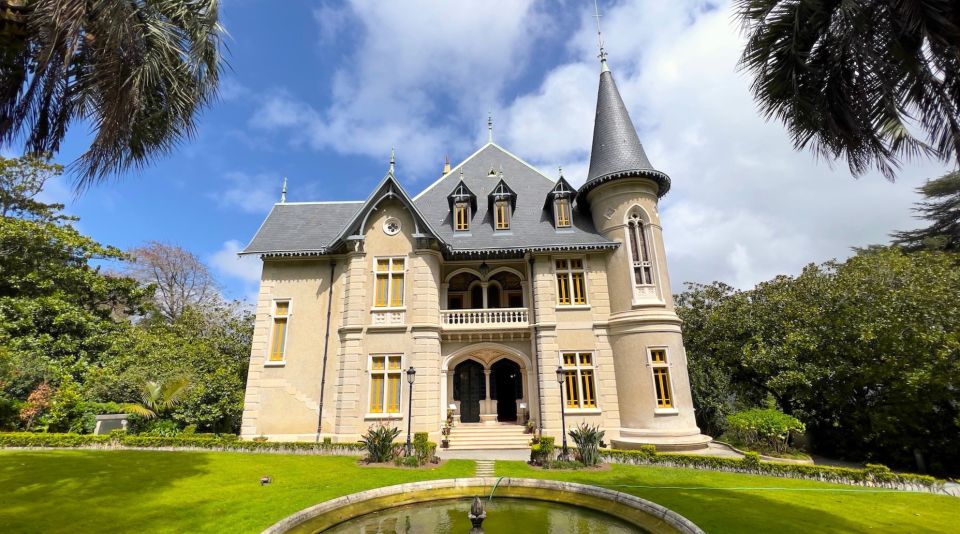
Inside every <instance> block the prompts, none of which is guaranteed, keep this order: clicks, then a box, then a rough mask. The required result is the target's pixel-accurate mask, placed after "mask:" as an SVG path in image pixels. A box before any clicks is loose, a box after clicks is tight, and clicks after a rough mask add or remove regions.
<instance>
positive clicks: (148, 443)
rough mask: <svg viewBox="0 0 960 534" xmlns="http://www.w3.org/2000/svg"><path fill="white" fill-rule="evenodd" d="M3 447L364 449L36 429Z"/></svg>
mask: <svg viewBox="0 0 960 534" xmlns="http://www.w3.org/2000/svg"><path fill="white" fill-rule="evenodd" d="M0 448H67V449H160V450H210V451H242V452H276V453H293V454H326V455H344V456H359V455H360V453H362V452H363V450H364V447H363V445H362V444H360V443H327V442H321V443H313V442H304V441H287V442H283V441H274V442H270V441H240V440H239V439H237V437H236V436H233V435H225V436H219V437H217V436H214V437H197V436H190V435H185V436H174V437H163V436H142V435H125V434H123V433H116V434H109V435H104V434H100V435H94V434H53V433H33V432H9V433H0Z"/></svg>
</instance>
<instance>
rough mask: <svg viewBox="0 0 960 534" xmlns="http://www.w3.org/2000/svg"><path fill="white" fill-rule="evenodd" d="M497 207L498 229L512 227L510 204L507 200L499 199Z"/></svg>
mask: <svg viewBox="0 0 960 534" xmlns="http://www.w3.org/2000/svg"><path fill="white" fill-rule="evenodd" d="M495 207H496V211H495V214H496V228H497V230H509V229H510V204H509V203H508V202H507V201H506V200H498V201H497V202H496V204H495Z"/></svg>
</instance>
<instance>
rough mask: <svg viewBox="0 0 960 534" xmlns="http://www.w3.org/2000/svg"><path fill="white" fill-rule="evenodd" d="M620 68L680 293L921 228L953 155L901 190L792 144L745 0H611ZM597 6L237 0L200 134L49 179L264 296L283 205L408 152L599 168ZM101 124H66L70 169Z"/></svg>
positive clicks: (86, 222)
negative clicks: (753, 56) (925, 207)
mask: <svg viewBox="0 0 960 534" xmlns="http://www.w3.org/2000/svg"><path fill="white" fill-rule="evenodd" d="M600 11H601V13H602V17H601V23H602V27H603V36H604V41H605V45H606V50H607V52H608V54H609V59H608V62H609V65H610V68H611V70H612V71H613V74H614V78H615V79H616V81H617V84H618V86H619V89H620V92H621V95H622V97H623V99H624V101H625V103H626V105H627V107H628V109H629V112H630V115H631V117H632V119H633V122H634V125H635V126H636V127H637V130H638V131H639V134H640V139H641V141H642V142H643V143H644V147H645V148H646V151H647V154H648V156H649V158H650V160H651V162H652V163H653V165H654V166H655V167H656V168H658V169H659V170H662V171H664V172H666V173H667V174H669V175H670V176H671V178H672V180H673V187H672V189H671V190H670V192H669V193H668V194H667V195H666V196H665V197H664V198H663V199H661V202H660V215H661V222H662V224H663V228H664V232H663V234H664V239H665V245H666V250H667V257H668V263H669V268H670V274H671V279H672V281H673V285H674V290H675V291H679V290H681V289H682V288H683V284H684V282H703V283H709V282H711V281H714V280H720V281H724V282H726V283H728V284H731V285H733V286H736V287H739V288H749V287H751V286H752V285H754V284H756V283H757V282H760V281H763V280H766V279H769V278H772V277H773V276H776V275H778V274H796V273H798V272H799V271H800V269H801V268H802V267H803V266H804V265H806V264H808V263H811V262H823V261H826V260H829V259H831V258H841V259H842V258H845V257H848V256H849V255H850V254H851V248H852V247H857V246H866V245H869V244H873V243H883V242H887V241H888V240H889V239H888V235H889V233H890V232H892V231H894V230H898V229H906V228H912V227H915V226H917V225H918V224H919V223H918V222H917V221H916V220H915V219H914V218H913V214H912V213H911V210H910V208H911V206H912V203H913V202H915V201H916V200H918V196H917V194H916V193H915V191H914V189H915V188H916V187H917V186H919V185H920V184H922V183H923V181H924V180H926V179H928V178H932V177H937V176H940V175H942V174H944V173H945V172H947V171H948V170H949V169H947V168H946V167H945V166H944V165H942V164H938V163H936V162H931V161H926V160H919V161H914V162H910V163H907V164H905V165H904V167H903V169H902V171H901V172H900V175H899V177H898V179H897V181H896V182H895V183H891V182H888V181H886V180H884V179H883V178H882V177H881V176H880V175H879V174H877V173H873V174H869V175H866V176H863V177H861V178H859V179H854V178H853V177H852V176H851V175H850V173H849V171H848V170H847V167H846V165H845V163H844V162H830V161H823V160H817V159H816V158H815V157H814V156H813V155H811V154H810V153H809V152H798V151H795V150H794V149H793V147H792V145H791V143H790V140H789V138H788V136H787V134H786V132H785V129H784V127H783V126H782V124H780V123H777V122H766V121H765V120H763V119H762V118H761V117H760V116H759V115H758V113H757V106H756V104H755V103H754V101H753V99H752V97H751V95H750V93H749V89H748V86H749V79H748V77H747V75H746V74H744V73H741V72H739V71H738V70H737V59H738V57H739V54H740V51H741V49H742V46H743V37H742V35H741V34H740V31H739V27H738V25H737V23H736V22H735V21H734V18H733V15H732V11H731V8H730V5H729V2H726V1H707V0H670V1H664V0H646V1H644V0H622V1H609V0H607V1H601V2H600ZM593 13H594V7H593V2H592V1H591V0H577V1H572V0H554V1H537V0H506V1H497V0H464V1H458V2H441V1H425V0H423V1H421V0H416V1H413V0H410V1H391V2H376V1H362V0H357V1H349V2H310V1H305V0H284V1H283V2H277V1H276V0H224V2H223V7H222V22H223V24H224V25H225V26H226V28H227V31H228V32H229V38H228V39H227V45H228V51H227V60H228V62H229V68H228V70H227V71H226V73H225V75H224V80H223V83H222V84H221V91H220V99H219V101H218V102H217V103H216V104H214V105H213V106H212V107H210V108H209V109H207V110H205V111H204V112H203V114H202V115H201V116H200V117H199V119H198V126H199V128H198V132H197V135H196V137H195V139H193V140H191V141H189V142H187V143H184V144H183V145H182V146H181V147H180V148H179V149H178V150H176V151H175V152H174V153H173V154H171V155H169V156H167V157H163V158H161V159H158V160H156V161H155V162H154V163H153V164H152V165H151V166H150V167H149V168H147V169H145V170H143V171H141V172H137V173H131V174H129V175H124V176H121V177H119V178H118V179H116V180H114V181H111V182H109V183H106V184H103V185H99V186H96V187H94V188H93V189H92V190H90V191H88V192H86V193H84V194H83V195H82V196H81V197H75V196H74V195H73V194H72V193H71V188H70V187H71V186H70V182H69V178H68V177H64V178H63V179H61V180H59V181H58V182H56V183H53V184H51V186H50V187H49V189H48V191H46V192H45V198H46V199H48V200H57V201H62V202H65V203H66V204H67V211H68V212H70V213H71V214H74V215H77V216H79V217H80V218H81V220H80V222H79V223H78V227H79V228H80V230H81V231H83V232H84V233H86V234H88V235H91V236H93V237H94V238H95V239H97V240H99V241H101V242H104V243H108V244H112V245H115V246H119V247H121V248H129V247H134V246H137V245H140V244H142V243H144V242H146V241H150V240H156V241H163V242H168V243H173V244H177V245H180V246H182V247H184V248H186V249H188V250H190V251H192V252H194V253H195V254H197V255H198V256H199V257H200V258H202V259H203V260H205V261H206V262H207V263H208V264H209V265H210V266H211V268H212V269H213V271H214V273H215V275H216V276H217V277H218V279H219V280H220V282H221V284H222V286H223V291H224V293H225V294H226V295H227V296H228V297H231V298H241V299H243V298H246V299H252V298H253V296H255V295H256V291H257V287H258V283H259V275H260V260H259V259H257V258H251V257H246V258H243V259H238V258H237V255H236V253H237V251H239V250H240V249H242V248H243V246H244V245H245V244H246V243H247V242H248V241H249V240H250V239H251V238H252V237H253V234H254V233H255V232H256V230H257V228H258V227H259V225H260V223H261V222H262V220H263V218H264V217H265V216H266V214H267V212H268V211H269V210H270V208H271V206H272V205H273V203H274V202H276V201H277V200H278V199H279V195H280V188H281V183H282V179H283V177H287V178H288V183H289V185H288V188H289V192H288V195H287V200H288V201H317V200H358V199H364V198H366V196H367V195H368V194H369V192H370V190H371V189H372V188H373V186H374V185H375V184H376V183H377V182H378V181H379V180H380V179H381V178H382V177H383V175H384V174H385V172H386V170H387V165H388V160H389V154H390V149H391V148H392V147H395V148H396V154H397V176H398V178H399V180H400V181H401V183H402V184H403V186H404V187H405V188H406V189H407V191H408V192H409V193H410V194H411V195H415V194H416V193H418V192H419V191H420V190H422V189H423V188H424V187H426V186H428V185H429V184H430V183H432V182H433V181H434V180H436V178H438V177H439V175H440V171H441V168H442V165H443V161H444V157H445V156H449V157H450V160H451V162H452V163H453V164H454V165H456V163H457V162H459V161H461V160H462V159H464V158H466V157H467V156H469V155H470V154H471V153H473V152H474V151H475V150H476V149H477V148H479V147H480V146H481V145H482V144H483V143H484V142H485V141H486V136H487V117H488V114H490V115H492V117H493V123H494V127H493V131H494V134H493V135H494V141H495V142H496V143H497V144H499V145H501V146H503V147H504V148H506V149H507V150H510V151H511V152H513V153H514V154H516V155H518V156H519V157H521V158H523V159H525V160H526V161H528V162H530V163H531V164H533V165H534V166H536V167H538V168H539V169H541V171H542V172H544V173H545V174H546V175H547V176H556V175H557V168H558V167H559V166H562V168H563V174H564V176H565V177H566V178H567V180H568V181H570V182H571V183H572V184H573V185H575V186H577V185H580V184H582V183H583V181H584V180H585V178H586V171H587V166H588V161H589V155H590V154H589V152H590V145H591V139H592V130H593V124H592V123H593V116H594V110H595V105H596V98H597V85H598V81H599V62H598V60H597V35H596V19H595V18H594V17H593ZM88 136H89V132H87V131H84V129H83V128H82V127H76V128H74V130H73V131H71V132H70V134H69V136H68V139H67V141H66V143H65V144H64V147H63V149H62V151H61V152H60V154H59V155H58V156H57V158H56V159H57V161H58V162H61V163H69V162H70V161H72V160H73V159H74V158H76V156H77V155H78V154H80V153H81V152H82V150H83V149H84V148H85V147H86V144H85V143H86V142H88V140H89V137H88Z"/></svg>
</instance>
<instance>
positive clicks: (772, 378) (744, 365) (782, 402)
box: [678, 248, 960, 474]
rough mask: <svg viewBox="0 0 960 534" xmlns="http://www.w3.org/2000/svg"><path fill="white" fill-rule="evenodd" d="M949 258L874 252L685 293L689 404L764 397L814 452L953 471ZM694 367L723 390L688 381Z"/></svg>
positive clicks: (958, 284) (959, 283) (958, 383)
mask: <svg viewBox="0 0 960 534" xmlns="http://www.w3.org/2000/svg"><path fill="white" fill-rule="evenodd" d="M956 265H957V257H956V255H954V254H950V253H944V252H917V253H911V254H908V253H905V252H903V251H901V250H899V249H896V248H873V249H870V250H868V251H864V252H862V253H860V254H858V255H856V256H854V257H852V258H850V259H849V260H847V261H845V262H827V263H825V264H823V265H810V266H808V267H806V268H805V269H804V270H803V272H802V273H801V274H800V275H798V276H796V277H787V276H781V277H777V278H775V279H773V280H771V281H768V282H763V283H761V284H758V285H757V286H756V287H755V288H754V289H752V290H749V291H729V290H725V289H724V286H722V285H715V287H710V286H708V287H694V288H692V290H691V292H692V294H691V292H688V294H685V295H684V296H683V298H681V299H680V302H681V305H682V307H681V309H680V310H678V311H679V312H680V314H681V316H682V317H684V318H689V319H691V322H690V323H689V324H687V325H686V327H685V337H686V338H688V339H687V340H685V343H686V345H687V351H688V358H689V360H690V362H691V363H690V366H691V369H692V371H691V376H692V378H691V384H692V386H693V393H694V398H695V402H698V403H705V402H706V405H707V406H708V407H709V406H710V404H709V402H711V399H713V396H716V395H720V396H721V397H722V396H726V395H732V396H733V397H734V398H735V402H736V404H738V405H740V406H763V404H764V399H765V398H766V397H767V396H770V397H772V398H774V399H775V400H776V403H777V405H778V406H779V407H780V408H781V409H783V411H785V412H786V413H788V414H790V415H793V416H795V417H797V418H798V419H800V420H801V421H802V422H804V423H805V424H806V426H807V429H808V432H809V434H810V436H811V438H812V440H813V441H812V442H813V446H814V450H815V451H817V452H820V453H823V454H829V455H836V456H841V457H847V458H850V459H853V460H864V459H867V460H875V461H881V462H885V463H890V464H893V465H899V466H910V465H912V464H914V462H915V460H916V459H917V458H920V459H923V460H925V461H926V462H927V463H928V464H929V467H930V468H931V469H932V470H934V471H938V472H943V473H954V474H955V473H958V472H960V454H958V453H957V451H956V448H955V447H953V446H952V445H951V443H956V442H957V440H958V439H960V401H958V398H957V395H956V392H957V391H958V388H960V302H958V301H957V299H956V295H958V294H960V269H957V268H956ZM703 368H706V369H710V372H712V373H715V374H720V375H723V376H728V377H729V386H727V385H724V386H723V387H728V388H729V389H720V392H719V393H717V392H716V391H712V390H711V384H710V383H709V382H706V383H704V382H698V381H697V379H696V378H693V377H696V376H697V369H703ZM704 384H705V385H704ZM704 392H706V393H704ZM697 397H701V398H706V401H704V400H696V399H697ZM708 428H709V426H708Z"/></svg>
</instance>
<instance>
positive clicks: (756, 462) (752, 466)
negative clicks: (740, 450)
mask: <svg viewBox="0 0 960 534" xmlns="http://www.w3.org/2000/svg"><path fill="white" fill-rule="evenodd" d="M741 461H742V462H743V467H744V468H745V469H749V470H751V471H755V470H758V469H760V454H759V453H756V452H748V453H746V454H744V455H743V458H742V459H741Z"/></svg>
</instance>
